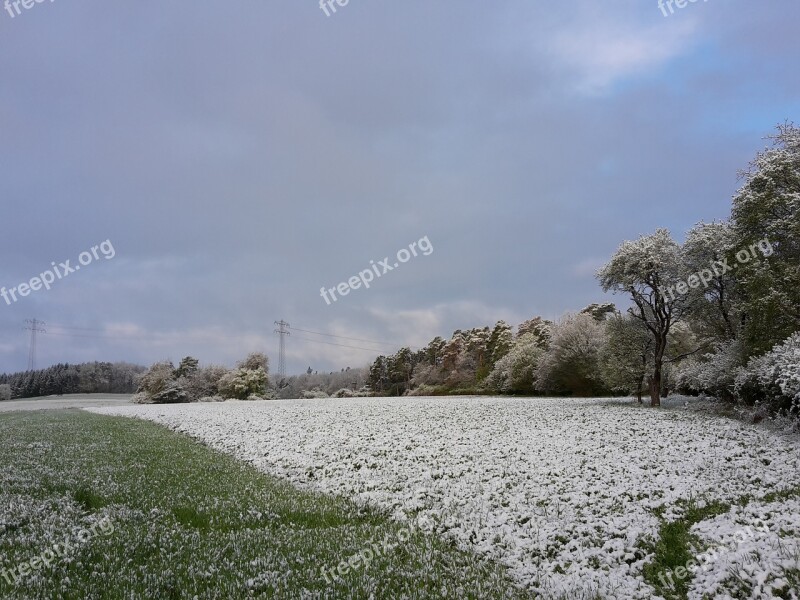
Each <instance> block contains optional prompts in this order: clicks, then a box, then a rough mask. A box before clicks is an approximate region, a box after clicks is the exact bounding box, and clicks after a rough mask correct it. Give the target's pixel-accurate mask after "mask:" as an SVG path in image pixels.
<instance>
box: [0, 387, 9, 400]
mask: <svg viewBox="0 0 800 600" xmlns="http://www.w3.org/2000/svg"><path fill="white" fill-rule="evenodd" d="M3 400H11V386H10V385H8V384H7V383H4V384H3V385H0V402H2V401H3Z"/></svg>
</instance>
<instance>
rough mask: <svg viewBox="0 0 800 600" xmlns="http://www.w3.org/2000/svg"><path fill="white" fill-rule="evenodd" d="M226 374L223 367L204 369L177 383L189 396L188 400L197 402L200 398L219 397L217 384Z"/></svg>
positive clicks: (182, 378) (226, 370)
mask: <svg viewBox="0 0 800 600" xmlns="http://www.w3.org/2000/svg"><path fill="white" fill-rule="evenodd" d="M227 372H228V369H226V368H225V367H215V366H211V367H204V368H202V369H197V370H196V371H195V372H194V373H192V374H190V375H188V376H186V377H181V378H180V379H179V380H178V381H179V382H180V384H181V385H182V386H183V388H184V389H185V390H186V393H187V394H189V399H190V400H191V401H192V402H198V401H200V399H201V398H206V397H208V396H211V397H213V396H218V395H219V382H220V380H221V379H222V378H223V377H224V376H225V374H226V373H227Z"/></svg>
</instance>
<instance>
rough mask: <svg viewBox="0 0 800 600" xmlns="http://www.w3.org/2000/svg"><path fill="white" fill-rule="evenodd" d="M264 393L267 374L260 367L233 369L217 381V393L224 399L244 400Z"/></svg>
mask: <svg viewBox="0 0 800 600" xmlns="http://www.w3.org/2000/svg"><path fill="white" fill-rule="evenodd" d="M266 391H267V373H266V371H264V369H262V368H261V367H258V368H257V369H244V368H238V369H234V370H233V371H229V372H228V373H226V374H225V375H224V376H223V377H222V378H221V379H220V380H219V393H220V395H222V396H223V397H225V398H234V399H236V400H246V399H247V398H249V397H250V396H252V395H256V396H259V395H263V394H265V393H266Z"/></svg>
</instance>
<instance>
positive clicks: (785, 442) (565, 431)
mask: <svg viewBox="0 0 800 600" xmlns="http://www.w3.org/2000/svg"><path fill="white" fill-rule="evenodd" d="M91 410H93V411H94V412H99V413H103V414H114V415H123V416H137V417H142V418H145V419H150V420H153V421H156V422H159V423H162V424H164V425H166V426H168V427H170V428H172V429H175V430H177V431H181V432H185V433H188V434H190V435H192V436H194V437H197V438H199V439H202V440H204V441H205V442H206V443H207V444H209V445H210V446H212V447H215V448H218V449H220V450H223V451H226V452H229V453H232V454H234V455H235V456H237V457H239V458H241V459H243V460H246V461H248V462H250V463H252V464H254V465H255V466H256V467H258V468H260V469H262V470H263V471H265V472H268V473H271V474H274V475H278V476H281V477H285V478H287V479H289V480H291V481H292V482H294V483H295V484H297V485H299V486H301V487H309V488H313V489H316V490H322V491H324V492H327V493H331V494H341V495H344V496H347V497H350V498H353V499H355V500H356V501H359V502H365V503H370V504H372V505H375V506H379V507H383V508H385V509H387V510H389V511H391V512H392V513H393V515H394V516H395V517H396V518H398V519H401V520H402V519H407V518H409V517H412V516H426V517H429V518H430V519H432V520H433V521H434V522H435V523H436V524H437V526H436V529H437V531H438V533H439V534H440V535H443V536H446V537H449V538H451V539H453V540H455V541H456V542H458V543H459V544H460V545H461V546H463V547H465V548H470V549H472V550H474V551H477V552H479V553H485V554H486V555H489V556H491V557H493V558H495V559H497V560H499V561H502V562H503V563H505V564H506V565H508V566H509V567H510V569H511V573H512V574H513V576H514V577H516V578H517V580H518V581H519V582H520V584H521V585H524V586H525V587H528V588H530V589H532V590H533V591H535V592H537V593H538V594H540V595H541V596H542V597H545V598H558V597H564V596H566V597H569V598H594V597H596V596H597V595H598V594H599V595H600V596H601V597H607V598H651V597H654V596H656V597H657V595H656V594H655V592H654V590H653V588H652V587H650V586H649V585H648V584H647V583H646V582H645V581H644V578H643V576H642V569H643V566H644V565H645V563H647V562H649V560H650V559H651V558H652V557H651V555H650V554H649V551H648V550H646V547H647V546H646V542H648V541H653V540H654V539H656V538H657V536H658V529H659V525H660V523H661V521H660V520H659V516H657V513H658V514H662V518H666V519H667V520H671V519H674V518H678V517H680V516H681V514H682V510H683V509H682V506H684V505H685V501H687V500H697V501H698V502H700V503H702V502H706V501H710V500H721V501H725V502H732V503H735V502H737V501H739V500H740V499H742V498H743V497H745V496H751V497H753V498H754V499H758V498H762V497H763V496H764V495H765V494H766V493H768V492H771V491H780V490H785V489H787V488H792V487H794V488H796V487H797V486H800V442H798V440H797V439H796V438H789V437H784V436H781V435H778V434H776V433H772V432H770V431H767V430H765V429H761V428H758V427H756V426H750V425H744V424H741V423H737V422H734V421H730V420H727V419H722V418H715V417H709V416H703V415H699V414H697V413H693V412H687V411H683V410H652V409H649V408H639V407H635V406H630V405H624V406H623V405H621V404H619V403H615V402H613V401H607V400H573V399H508V398H402V399H399V398H395V399H376V398H366V399H364V398H361V399H342V400H328V399H326V400H303V401H300V400H297V401H278V402H258V403H246V402H227V403H224V404H190V405H173V406H129V407H128V406H126V407H113V408H102V409H91ZM797 508H798V506H797V501H796V500H792V499H788V500H783V501H781V500H779V499H773V500H772V502H771V504H769V505H759V503H758V501H757V500H754V501H753V503H752V504H751V505H750V506H748V507H747V508H746V509H742V508H739V507H735V508H734V509H733V510H732V511H731V513H730V514H727V515H721V516H720V517H717V518H716V519H714V520H713V521H714V522H711V521H708V522H701V523H698V524H697V525H695V526H694V529H693V533H696V535H698V537H700V538H701V539H702V540H704V541H707V543H708V544H709V545H710V544H715V545H719V544H724V543H725V542H726V541H728V540H726V539H725V538H726V536H728V537H731V535H732V532H734V531H736V530H737V529H742V528H743V527H747V526H748V523H749V520H750V519H752V520H753V521H755V519H756V518H758V519H761V521H759V523H758V526H760V527H761V530H759V531H757V532H755V533H754V534H753V535H752V536H750V537H749V538H748V539H746V540H744V541H742V542H741V543H738V544H736V545H735V547H734V546H732V549H731V550H730V552H729V553H728V554H726V555H725V556H724V557H722V558H719V559H718V560H715V561H713V562H711V563H710V564H709V565H707V570H706V571H704V572H703V571H701V572H699V573H698V576H697V577H696V579H695V581H694V582H693V587H692V589H691V591H690V597H694V598H700V597H702V595H703V593H705V592H708V593H709V594H711V596H712V597H720V598H724V597H726V596H725V595H724V594H725V593H726V592H723V591H721V590H726V589H734V587H733V584H731V583H730V580H731V579H732V578H735V577H741V576H742V572H745V573H746V577H748V578H750V579H751V580H752V581H753V582H756V583H757V584H758V586H760V587H759V589H760V590H762V591H761V592H759V593H762V594H767V595H753V596H752V597H753V598H762V597H772V596H770V595H769V594H768V592H766V591H764V590H768V589H770V586H771V585H774V586H777V587H780V586H781V585H783V583H784V582H783V581H782V577H783V574H784V571H785V570H787V569H789V570H791V569H795V568H797V567H798V555H797V548H798V545H799V544H798V542H799V541H800V526H799V525H800V523H798V518H797V517H796V516H795V517H789V516H788V515H789V514H792V515H796V514H797ZM659 509H662V510H663V513H661V511H660V510H659ZM751 527H753V528H755V527H756V523H755V522H754V523H753V524H752V525H751ZM740 537H742V536H740ZM737 540H738V538H737ZM754 550H755V551H756V552H757V553H758V558H756V559H755V560H749V559H748V558H747V557H748V556H749V557H751V558H752V556H753V555H752V553H751V552H752V551H754ZM793 553H794V554H793ZM745 563H747V564H745ZM742 569H745V571H742ZM790 597H795V598H796V597H797V596H796V595H795V596H790Z"/></svg>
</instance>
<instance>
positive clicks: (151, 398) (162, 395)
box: [134, 361, 189, 404]
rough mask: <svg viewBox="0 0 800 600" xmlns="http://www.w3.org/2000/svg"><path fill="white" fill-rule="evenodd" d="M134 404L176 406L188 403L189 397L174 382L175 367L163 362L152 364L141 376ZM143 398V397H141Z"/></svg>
mask: <svg viewBox="0 0 800 600" xmlns="http://www.w3.org/2000/svg"><path fill="white" fill-rule="evenodd" d="M137 391H138V393H137V394H136V396H135V397H134V402H137V403H139V404H176V403H179V402H189V395H188V394H187V393H186V390H185V389H183V386H182V385H181V384H180V383H179V382H178V381H176V380H175V367H174V365H173V364H172V363H171V362H168V361H164V362H160V363H156V364H154V365H153V366H152V367H150V369H149V370H148V371H147V373H145V374H144V375H142V378H141V380H140V381H139V389H138V390H137ZM142 396H143V397H142Z"/></svg>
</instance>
